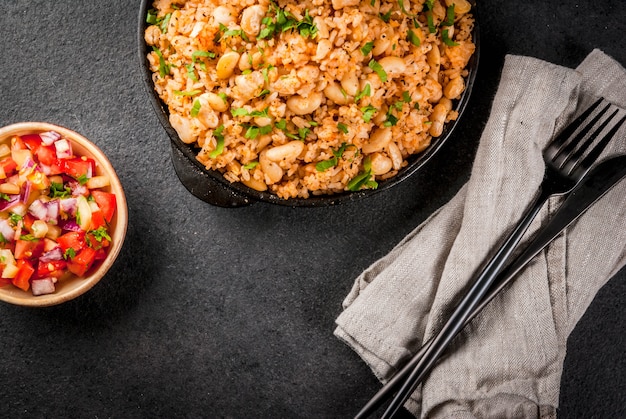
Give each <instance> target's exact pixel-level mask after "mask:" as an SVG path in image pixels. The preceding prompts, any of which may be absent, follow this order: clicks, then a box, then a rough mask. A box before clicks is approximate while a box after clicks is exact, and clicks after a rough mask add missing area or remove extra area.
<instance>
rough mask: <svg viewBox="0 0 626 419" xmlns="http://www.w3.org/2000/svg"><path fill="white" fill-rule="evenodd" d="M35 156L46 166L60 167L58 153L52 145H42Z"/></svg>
mask: <svg viewBox="0 0 626 419" xmlns="http://www.w3.org/2000/svg"><path fill="white" fill-rule="evenodd" d="M35 155H36V156H37V158H38V159H39V161H40V162H41V163H43V164H45V165H46V166H55V165H58V162H57V153H56V150H55V148H54V146H51V145H41V146H40V147H39V148H38V149H37V151H36V152H35Z"/></svg>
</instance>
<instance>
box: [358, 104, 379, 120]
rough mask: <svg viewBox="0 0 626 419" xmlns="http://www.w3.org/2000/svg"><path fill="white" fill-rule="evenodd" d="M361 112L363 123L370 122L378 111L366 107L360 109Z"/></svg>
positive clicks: (371, 107)
mask: <svg viewBox="0 0 626 419" xmlns="http://www.w3.org/2000/svg"><path fill="white" fill-rule="evenodd" d="M361 112H363V120H364V121H365V122H370V121H371V120H372V118H373V117H374V115H375V114H376V112H378V109H376V108H375V107H373V106H372V105H367V106H366V107H364V108H361Z"/></svg>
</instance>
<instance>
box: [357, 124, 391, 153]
mask: <svg viewBox="0 0 626 419" xmlns="http://www.w3.org/2000/svg"><path fill="white" fill-rule="evenodd" d="M391 136H392V133H391V128H389V127H387V128H377V129H376V131H374V132H372V135H370V141H369V142H368V143H367V144H364V145H363V147H362V150H363V153H365V154H370V153H374V152H376V151H380V150H382V149H383V148H385V147H386V146H387V144H389V142H390V141H391Z"/></svg>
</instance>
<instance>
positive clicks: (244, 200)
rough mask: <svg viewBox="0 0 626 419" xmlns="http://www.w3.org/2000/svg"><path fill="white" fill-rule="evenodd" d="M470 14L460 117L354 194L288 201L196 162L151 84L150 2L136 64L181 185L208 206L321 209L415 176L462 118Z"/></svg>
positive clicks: (472, 68) (145, 5) (473, 67)
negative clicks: (384, 176) (147, 38)
mask: <svg viewBox="0 0 626 419" xmlns="http://www.w3.org/2000/svg"><path fill="white" fill-rule="evenodd" d="M472 6H473V11H472V13H473V15H474V18H475V24H474V32H473V34H472V37H473V41H474V44H475V45H476V51H475V53H474V55H473V56H472V58H471V59H470V62H469V64H468V68H469V75H468V77H467V79H466V88H465V92H463V95H462V96H461V98H460V99H459V100H458V101H456V103H455V105H456V106H455V109H456V110H457V111H458V112H459V118H457V120H456V121H452V122H450V123H448V124H447V125H446V126H445V128H444V131H443V133H442V135H441V136H439V137H438V138H434V139H433V140H432V142H431V144H430V146H428V148H427V149H426V150H424V151H423V152H422V153H420V154H417V155H415V156H412V157H410V158H409V164H408V165H407V166H406V167H404V168H402V169H401V170H400V172H399V173H398V174H397V175H396V176H394V177H393V178H391V179H387V180H384V181H380V182H379V183H378V188H377V189H366V190H362V191H357V192H344V193H338V194H333V195H321V196H311V197H310V198H307V199H304V198H290V199H282V198H279V197H278V196H276V195H273V194H271V193H269V192H259V191H256V190H254V189H251V188H248V187H247V186H245V185H243V184H241V183H230V182H229V181H228V180H226V179H224V177H223V176H222V174H221V173H219V172H217V171H214V170H207V169H206V168H205V167H204V165H203V164H202V163H200V162H199V161H198V160H196V153H197V150H195V149H194V147H193V146H192V145H189V144H185V143H183V142H182V141H181V139H180V138H179V137H178V134H177V133H176V130H175V129H174V128H173V127H172V126H171V125H170V123H169V113H168V111H167V106H166V105H165V104H164V103H163V102H162V101H161V99H160V98H159V96H158V95H157V94H156V92H155V91H154V88H153V84H152V72H151V71H150V67H149V64H148V60H147V58H146V56H147V55H148V52H149V51H150V49H149V47H148V45H147V44H146V43H145V41H144V32H145V30H146V27H147V23H146V15H147V13H148V10H149V9H150V8H151V0H144V1H142V3H141V6H140V8H139V25H138V26H139V28H138V43H139V60H140V61H139V62H140V65H141V71H142V76H143V79H144V85H145V87H146V90H147V92H148V96H149V98H150V101H151V103H152V107H153V108H154V110H155V112H156V114H157V117H158V118H159V121H160V122H161V125H163V128H165V131H166V132H167V134H168V135H169V137H170V140H171V147H172V164H173V165H174V170H175V171H176V174H177V176H178V178H179V179H180V181H181V183H182V184H183V185H184V186H185V188H187V190H189V192H191V193H192V194H193V195H194V196H196V197H197V198H199V199H201V200H203V201H205V202H208V203H209V204H211V205H216V206H220V207H241V206H244V205H250V204H252V203H255V202H267V203H271V204H278V205H285V206H290V207H324V206H329V205H336V204H341V203H346V202H352V201H356V200H360V199H363V198H367V197H368V196H371V195H373V194H377V193H380V192H382V191H385V190H387V189H389V188H391V187H392V186H395V185H397V184H399V183H400V182H402V181H403V180H405V179H407V178H408V177H409V176H411V175H413V174H414V173H416V172H417V171H418V170H419V169H420V168H421V167H422V166H423V165H424V164H425V163H426V162H427V161H428V160H429V159H430V158H431V157H432V156H433V155H434V154H435V153H436V152H437V151H438V150H439V149H440V148H441V146H442V145H443V144H444V143H445V142H446V141H447V140H448V138H450V136H451V135H452V133H453V131H454V128H455V127H456V125H457V124H458V121H459V120H460V119H461V116H462V114H463V112H464V110H465V108H466V106H467V103H468V101H469V97H470V94H471V91H472V87H473V85H474V80H475V78H476V72H477V70H478V57H479V55H480V54H479V49H480V39H479V30H478V22H477V16H476V4H475V2H474V1H472Z"/></svg>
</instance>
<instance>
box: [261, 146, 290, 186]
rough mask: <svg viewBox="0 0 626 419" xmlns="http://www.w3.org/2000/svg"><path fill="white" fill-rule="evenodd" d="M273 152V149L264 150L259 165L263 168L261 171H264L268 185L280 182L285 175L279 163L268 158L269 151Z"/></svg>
mask: <svg viewBox="0 0 626 419" xmlns="http://www.w3.org/2000/svg"><path fill="white" fill-rule="evenodd" d="M271 150H272V149H269V150H263V151H262V152H261V154H260V155H259V164H260V166H261V170H263V174H264V175H265V183H267V184H268V185H272V184H274V183H276V182H279V181H280V180H281V179H282V178H283V174H284V173H285V172H284V170H283V169H282V168H281V167H280V166H279V165H278V163H276V162H273V161H271V160H270V159H268V158H267V151H271Z"/></svg>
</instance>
